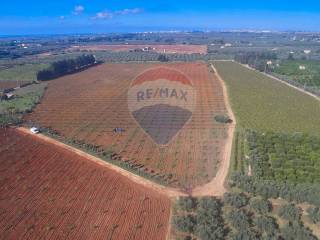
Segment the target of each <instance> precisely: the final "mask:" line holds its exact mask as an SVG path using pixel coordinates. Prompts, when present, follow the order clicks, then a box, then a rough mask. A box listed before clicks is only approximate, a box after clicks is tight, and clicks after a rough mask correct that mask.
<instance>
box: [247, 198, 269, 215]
mask: <svg viewBox="0 0 320 240" xmlns="http://www.w3.org/2000/svg"><path fill="white" fill-rule="evenodd" d="M250 208H251V209H252V210H254V211H255V212H256V213H259V214H267V213H268V212H270V211H271V208H272V204H271V203H270V201H268V200H265V199H258V198H252V199H251V200H250Z"/></svg>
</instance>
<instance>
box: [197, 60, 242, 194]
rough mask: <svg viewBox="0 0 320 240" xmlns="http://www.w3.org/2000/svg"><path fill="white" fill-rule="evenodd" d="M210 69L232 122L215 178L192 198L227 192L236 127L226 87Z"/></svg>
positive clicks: (201, 187)
mask: <svg viewBox="0 0 320 240" xmlns="http://www.w3.org/2000/svg"><path fill="white" fill-rule="evenodd" d="M211 68H212V69H213V71H214V72H215V75H216V76H217V78H218V80H219V81H220V83H221V85H222V88H223V95H224V99H225V104H226V107H227V110H228V114H229V116H230V117H231V119H232V120H233V123H232V124H230V125H229V129H228V139H227V141H226V144H225V150H224V156H223V159H222V161H221V163H220V168H219V171H218V173H217V175H216V177H215V178H214V179H212V180H211V181H210V182H209V183H207V184H205V185H203V186H199V187H196V188H195V189H194V190H193V191H192V195H193V196H222V195H223V194H224V193H225V192H226V191H227V189H226V187H225V181H226V178H227V176H228V172H229V167H230V158H231V152H232V142H233V136H234V131H235V126H236V118H235V116H234V114H233V112H232V109H231V106H230V103H229V97H228V92H227V87H226V85H225V83H224V81H223V80H222V78H221V77H220V75H219V74H218V72H217V70H216V69H215V67H214V66H213V64H211Z"/></svg>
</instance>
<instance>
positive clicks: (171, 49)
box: [69, 44, 208, 54]
mask: <svg viewBox="0 0 320 240" xmlns="http://www.w3.org/2000/svg"><path fill="white" fill-rule="evenodd" d="M146 47H150V49H151V50H150V51H154V52H157V53H178V54H192V53H200V54H206V53H207V51H208V49H207V45H187V44H176V45H83V46H72V47H71V48H70V49H69V50H71V51H74V50H80V51H82V50H86V51H113V52H128V51H133V50H135V49H143V48H146Z"/></svg>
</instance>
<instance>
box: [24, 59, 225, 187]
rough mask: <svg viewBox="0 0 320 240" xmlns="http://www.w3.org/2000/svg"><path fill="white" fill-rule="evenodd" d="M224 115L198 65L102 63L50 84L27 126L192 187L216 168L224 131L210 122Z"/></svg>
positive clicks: (213, 82) (219, 96) (214, 87)
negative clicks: (113, 154) (71, 140)
mask: <svg viewBox="0 0 320 240" xmlns="http://www.w3.org/2000/svg"><path fill="white" fill-rule="evenodd" d="M150 89H151V90H150ZM157 90H158V92H157ZM186 92H187V93H186ZM138 94H140V95H138ZM139 96H140V99H139ZM139 100H141V101H139ZM186 100H187V101H186ZM226 113H227V111H226V107H225V103H224V96H223V91H222V86H221V83H220V82H219V80H218V79H217V78H216V76H215V75H214V74H213V73H210V72H209V71H208V68H207V65H206V64H204V63H190V64H185V63H180V64H165V65H160V64H105V65H101V66H98V67H94V68H92V69H89V70H87V71H84V72H82V73H78V74H74V75H70V76H66V77H63V78H60V79H57V80H54V81H52V82H50V83H49V87H48V90H47V91H46V94H45V96H44V98H43V100H42V102H41V104H39V105H38V106H37V108H36V109H35V111H34V113H32V114H31V115H29V116H28V117H27V120H28V121H32V122H34V123H37V124H39V125H40V126H43V127H48V128H51V129H53V130H55V131H57V132H58V133H59V134H60V135H62V136H64V137H65V138H67V139H74V140H77V141H83V142H85V143H90V144H93V145H95V146H99V147H100V148H101V149H104V150H107V151H111V152H113V153H115V154H117V157H116V161H122V162H130V163H131V165H132V164H133V165H134V166H135V167H137V168H139V169H140V170H142V171H144V172H145V173H147V174H149V175H152V176H157V177H158V178H161V179H162V182H164V183H165V184H169V185H171V186H180V187H186V188H191V187H193V186H196V185H201V184H204V183H206V182H208V181H210V180H211V179H212V178H213V177H214V176H215V174H216V172H217V170H218V169H219V164H220V162H221V160H222V159H223V151H224V147H225V142H226V139H227V138H228V131H227V128H228V126H227V125H226V124H222V123H217V122H216V121H215V118H214V117H215V116H216V115H219V114H220V115H221V114H226Z"/></svg>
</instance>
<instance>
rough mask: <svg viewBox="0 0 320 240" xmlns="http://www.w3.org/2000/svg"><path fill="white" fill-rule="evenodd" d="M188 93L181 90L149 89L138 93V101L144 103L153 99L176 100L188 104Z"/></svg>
mask: <svg viewBox="0 0 320 240" xmlns="http://www.w3.org/2000/svg"><path fill="white" fill-rule="evenodd" d="M187 95H188V91H183V90H181V89H175V88H173V89H169V88H156V89H152V88H148V89H146V90H143V91H138V92H137V101H138V102H140V101H143V100H147V99H151V98H175V99H177V100H182V101H185V102H187V101H188V100H187Z"/></svg>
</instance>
